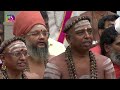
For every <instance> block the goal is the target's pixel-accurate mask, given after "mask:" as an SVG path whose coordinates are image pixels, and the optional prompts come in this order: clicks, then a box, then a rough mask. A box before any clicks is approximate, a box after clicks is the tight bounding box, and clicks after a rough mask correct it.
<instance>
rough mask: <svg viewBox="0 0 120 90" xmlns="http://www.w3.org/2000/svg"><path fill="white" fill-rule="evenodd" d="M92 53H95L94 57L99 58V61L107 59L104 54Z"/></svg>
mask: <svg viewBox="0 0 120 90" xmlns="http://www.w3.org/2000/svg"><path fill="white" fill-rule="evenodd" d="M94 55H95V58H96V59H97V60H100V61H105V60H107V59H108V57H106V56H104V55H101V54H98V53H94Z"/></svg>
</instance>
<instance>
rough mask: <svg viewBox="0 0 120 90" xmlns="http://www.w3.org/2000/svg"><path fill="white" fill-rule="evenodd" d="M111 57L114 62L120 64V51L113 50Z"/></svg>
mask: <svg viewBox="0 0 120 90" xmlns="http://www.w3.org/2000/svg"><path fill="white" fill-rule="evenodd" d="M110 58H111V60H112V62H113V63H114V64H117V65H120V53H115V52H112V53H111V55H110Z"/></svg>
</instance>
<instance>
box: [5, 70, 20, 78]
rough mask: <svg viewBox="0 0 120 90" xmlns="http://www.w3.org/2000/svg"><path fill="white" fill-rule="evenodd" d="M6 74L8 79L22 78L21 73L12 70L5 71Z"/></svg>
mask: <svg viewBox="0 0 120 90" xmlns="http://www.w3.org/2000/svg"><path fill="white" fill-rule="evenodd" d="M6 72H7V73H6V74H7V76H8V78H9V79H21V78H22V72H21V71H18V70H12V69H6Z"/></svg>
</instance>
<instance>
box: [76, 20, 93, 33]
mask: <svg viewBox="0 0 120 90" xmlns="http://www.w3.org/2000/svg"><path fill="white" fill-rule="evenodd" d="M74 28H75V31H78V30H81V29H87V28H92V27H91V24H90V22H89V21H88V20H82V21H79V22H78V23H76V24H75V26H74Z"/></svg>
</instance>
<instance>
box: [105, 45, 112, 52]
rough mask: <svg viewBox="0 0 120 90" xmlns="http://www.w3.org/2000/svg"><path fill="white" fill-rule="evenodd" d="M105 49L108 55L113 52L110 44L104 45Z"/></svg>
mask: <svg viewBox="0 0 120 90" xmlns="http://www.w3.org/2000/svg"><path fill="white" fill-rule="evenodd" d="M104 49H105V51H106V53H109V52H111V46H110V45H108V44H104Z"/></svg>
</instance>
